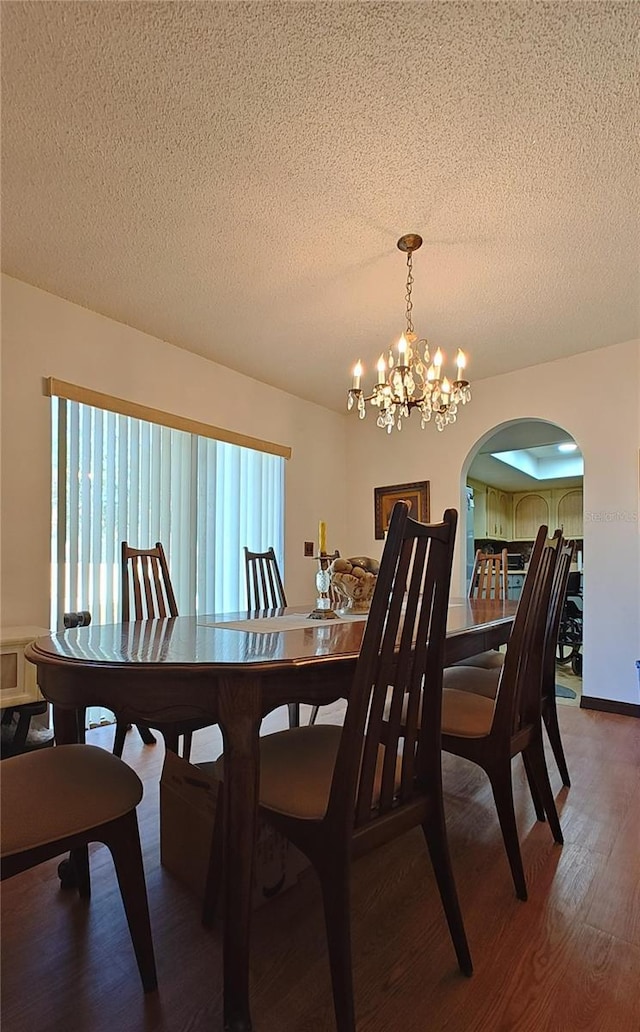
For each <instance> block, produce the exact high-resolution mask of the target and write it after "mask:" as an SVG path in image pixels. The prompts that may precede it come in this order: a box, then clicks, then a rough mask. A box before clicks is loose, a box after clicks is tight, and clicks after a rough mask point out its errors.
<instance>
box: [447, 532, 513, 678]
mask: <svg viewBox="0 0 640 1032" xmlns="http://www.w3.org/2000/svg"><path fill="white" fill-rule="evenodd" d="M468 596H469V598H471V599H473V598H480V599H482V598H498V599H506V598H508V597H509V590H508V577H507V550H506V548H503V549H502V551H501V552H498V553H497V554H495V555H493V554H491V553H489V552H482V551H481V550H480V549H478V550H477V551H476V557H475V561H474V564H473V572H472V574H471V579H470V581H469V591H468ZM503 660H504V653H503V652H500V650H499V649H489V650H488V651H487V652H480V653H478V655H477V656H470V657H468V658H467V659H461V660H460V661H459V662H458V663H456V664H455V665H456V666H481V667H486V668H487V669H489V670H499V669H500V667H501V666H502V662H503Z"/></svg>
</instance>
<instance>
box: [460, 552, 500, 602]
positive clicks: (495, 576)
mask: <svg viewBox="0 0 640 1032" xmlns="http://www.w3.org/2000/svg"><path fill="white" fill-rule="evenodd" d="M507 596H508V591H507V550H506V548H503V549H502V551H501V552H498V553H497V554H496V555H494V554H493V553H491V554H490V553H489V552H483V551H481V549H478V551H477V552H476V557H475V561H474V564H473V573H472V574H471V581H470V582H469V598H501V599H504V598H507Z"/></svg>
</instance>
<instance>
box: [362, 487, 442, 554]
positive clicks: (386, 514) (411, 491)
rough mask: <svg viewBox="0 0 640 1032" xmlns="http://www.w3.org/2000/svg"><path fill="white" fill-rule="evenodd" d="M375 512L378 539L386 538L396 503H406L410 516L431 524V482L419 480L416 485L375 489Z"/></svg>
mask: <svg viewBox="0 0 640 1032" xmlns="http://www.w3.org/2000/svg"><path fill="white" fill-rule="evenodd" d="M373 497H374V510H375V529H376V538H379V539H381V538H384V536H385V534H386V532H387V529H388V527H389V520H390V519H391V513H392V511H393V507H394V505H395V504H396V502H406V503H407V505H408V506H409V515H410V516H411V518H412V519H414V520H419V521H420V523H428V522H429V517H430V513H429V481H428V480H419V481H418V482H417V483H415V484H392V485H391V486H390V487H374V489H373Z"/></svg>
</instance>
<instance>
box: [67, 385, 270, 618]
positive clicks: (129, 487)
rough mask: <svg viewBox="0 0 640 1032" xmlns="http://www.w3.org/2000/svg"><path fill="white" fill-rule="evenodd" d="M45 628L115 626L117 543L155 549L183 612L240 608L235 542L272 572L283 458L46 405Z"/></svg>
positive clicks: (73, 405)
mask: <svg viewBox="0 0 640 1032" xmlns="http://www.w3.org/2000/svg"><path fill="white" fill-rule="evenodd" d="M52 419H53V424H52V442H53V448H52V453H53V461H52V467H53V478H52V483H53V505H52V511H53V527H52V626H57V627H59V628H61V627H62V614H63V613H64V612H68V611H75V610H83V609H86V610H88V611H89V612H90V613H91V617H92V621H93V622H94V623H95V622H99V623H113V622H117V621H118V620H119V619H120V543H121V541H128V542H129V544H131V545H133V546H134V547H137V548H147V547H151V546H153V545H154V544H155V543H156V541H161V542H162V544H163V546H164V548H165V551H166V553H167V559H168V563H169V570H170V573H171V581H172V584H173V587H174V591H175V595H176V601H177V603H178V609H179V612H180V613H181V614H185V615H186V614H190V613H200V614H204V613H214V612H233V611H236V610H241V609H243V608H245V606H246V595H245V576H244V556H243V551H242V549H243V546H244V545H247V546H248V547H249V548H250V549H251V550H252V551H264V550H266V549H267V548H269V547H270V546H271V545H273V547H274V549H275V552H276V555H277V556H278V561H279V563H280V566H281V568H282V565H283V564H282V559H283V545H284V458H283V457H282V456H281V455H277V454H270V453H268V452H264V451H257V450H254V449H252V448H247V447H240V446H238V445H236V444H230V443H227V442H225V441H220V440H214V439H212V438H209V437H205V436H200V435H199V434H196V433H189V432H185V431H183V430H179V429H173V428H172V427H170V426H164V425H160V424H158V423H153V422H147V421H145V420H142V419H137V418H134V417H132V416H128V415H121V414H120V413H118V412H114V411H108V410H105V409H102V408H97V407H95V406H93V405H87V404H83V403H81V402H78V401H74V400H68V399H66V398H64V397H55V396H54V397H52Z"/></svg>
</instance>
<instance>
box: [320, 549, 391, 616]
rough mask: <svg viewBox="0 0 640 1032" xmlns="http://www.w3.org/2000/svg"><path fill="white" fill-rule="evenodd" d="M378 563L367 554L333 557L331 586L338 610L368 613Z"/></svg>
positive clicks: (376, 577)
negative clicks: (355, 557)
mask: <svg viewBox="0 0 640 1032" xmlns="http://www.w3.org/2000/svg"><path fill="white" fill-rule="evenodd" d="M378 568H379V563H378V562H377V560H376V559H370V558H369V557H368V556H364V557H359V558H358V559H354V560H351V559H335V560H334V561H333V563H332V564H331V587H332V589H333V593H334V596H335V598H334V606H335V608H336V609H337V610H338V612H345V613H368V612H369V607H370V605H371V599H372V598H373V591H374V588H375V586H376V581H377V579H378V576H377V574H378Z"/></svg>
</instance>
